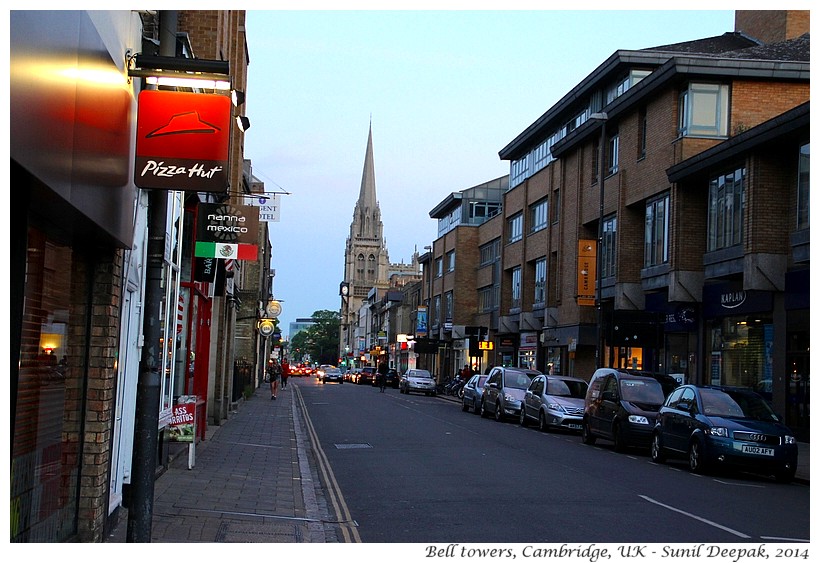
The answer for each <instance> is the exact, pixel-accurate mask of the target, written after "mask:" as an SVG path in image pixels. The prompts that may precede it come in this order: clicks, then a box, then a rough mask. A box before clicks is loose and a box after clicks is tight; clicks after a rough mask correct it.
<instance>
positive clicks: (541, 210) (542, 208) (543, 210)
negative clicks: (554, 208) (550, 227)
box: [530, 198, 549, 233]
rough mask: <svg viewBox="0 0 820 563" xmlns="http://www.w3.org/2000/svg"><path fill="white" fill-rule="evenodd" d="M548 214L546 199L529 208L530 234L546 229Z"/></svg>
mask: <svg viewBox="0 0 820 563" xmlns="http://www.w3.org/2000/svg"><path fill="white" fill-rule="evenodd" d="M548 212H549V207H548V205H547V198H544V199H542V200H541V201H539V202H536V203H534V204H532V205H531V206H530V225H531V227H530V230H531V232H533V233H534V232H536V231H540V230H541V229H544V228H546V226H547V224H548V221H549V217H548Z"/></svg>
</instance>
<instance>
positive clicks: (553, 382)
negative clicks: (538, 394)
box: [547, 379, 587, 399]
mask: <svg viewBox="0 0 820 563" xmlns="http://www.w3.org/2000/svg"><path fill="white" fill-rule="evenodd" d="M547 395H554V396H556V397H572V398H573V399H583V398H584V397H586V395H587V384H586V383H585V382H583V381H564V380H562V379H550V380H549V381H547Z"/></svg>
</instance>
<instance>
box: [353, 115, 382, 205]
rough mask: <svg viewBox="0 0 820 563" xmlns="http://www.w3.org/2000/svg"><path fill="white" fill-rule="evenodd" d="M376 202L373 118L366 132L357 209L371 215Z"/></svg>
mask: <svg viewBox="0 0 820 563" xmlns="http://www.w3.org/2000/svg"><path fill="white" fill-rule="evenodd" d="M377 205H378V204H377V200H376V170H375V167H374V165H373V117H372V116H371V117H370V127H369V128H368V132H367V151H366V152H365V155H364V170H363V171H362V187H361V189H360V190H359V201H358V203H357V206H358V208H359V209H360V210H361V211H364V212H365V213H367V212H370V213H372V212H373V210H374V209H376V206H377Z"/></svg>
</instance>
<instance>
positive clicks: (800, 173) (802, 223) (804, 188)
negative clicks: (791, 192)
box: [797, 143, 809, 230]
mask: <svg viewBox="0 0 820 563" xmlns="http://www.w3.org/2000/svg"><path fill="white" fill-rule="evenodd" d="M797 228H798V230H800V229H808V228H809V143H806V144H805V145H803V146H802V147H800V162H799V164H798V170H797Z"/></svg>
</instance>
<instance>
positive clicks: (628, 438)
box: [581, 368, 666, 451]
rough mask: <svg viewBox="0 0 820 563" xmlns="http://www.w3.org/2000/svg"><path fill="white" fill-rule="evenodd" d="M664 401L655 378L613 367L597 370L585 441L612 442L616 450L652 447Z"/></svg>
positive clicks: (589, 398) (587, 409) (584, 424)
mask: <svg viewBox="0 0 820 563" xmlns="http://www.w3.org/2000/svg"><path fill="white" fill-rule="evenodd" d="M665 398H666V397H665V395H664V392H663V387H662V386H661V384H660V383H659V382H658V380H657V379H655V378H654V377H647V376H645V375H637V374H632V373H628V372H626V371H622V370H617V369H614V368H601V369H598V370H595V373H594V374H593V375H592V378H591V379H590V382H589V388H588V390H587V396H586V399H585V400H584V419H583V422H582V423H581V437H582V439H583V442H584V443H585V444H594V443H595V440H596V439H597V438H604V439H607V440H612V441H613V442H614V443H615V450H616V451H623V450H624V449H625V448H626V447H627V446H631V447H649V444H650V442H651V439H652V431H653V429H654V428H655V419H656V418H657V416H658V411H659V410H660V408H661V406H662V405H663V403H664V400H665Z"/></svg>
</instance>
